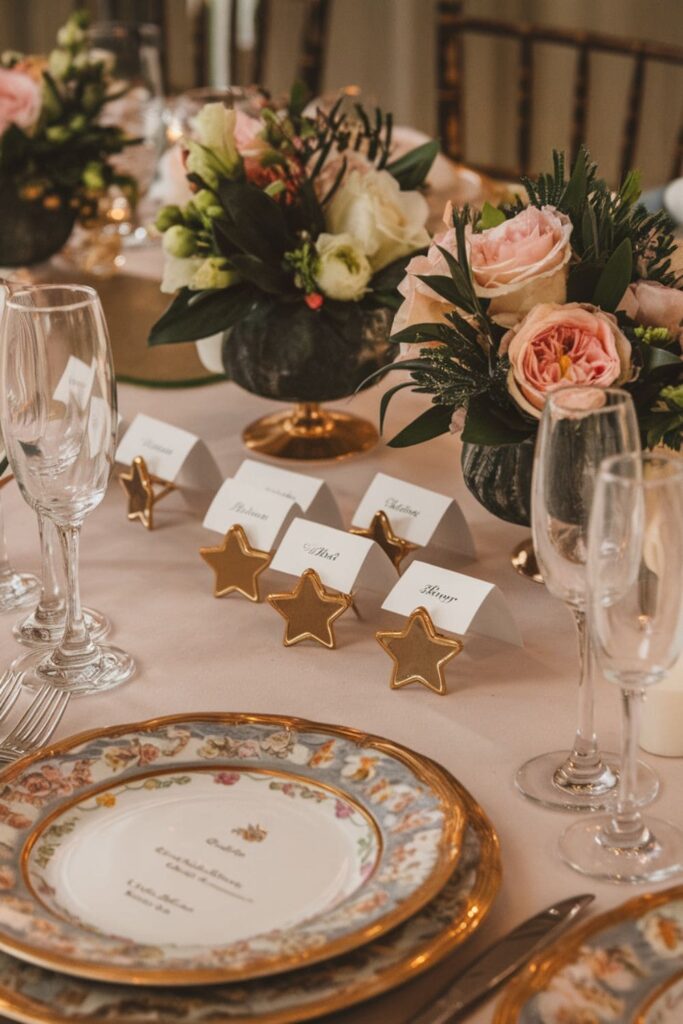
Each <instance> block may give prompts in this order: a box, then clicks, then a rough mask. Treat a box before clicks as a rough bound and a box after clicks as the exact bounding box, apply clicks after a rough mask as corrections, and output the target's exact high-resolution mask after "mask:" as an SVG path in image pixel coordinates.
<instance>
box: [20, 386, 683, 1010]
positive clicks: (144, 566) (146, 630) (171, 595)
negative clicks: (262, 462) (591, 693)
mask: <svg viewBox="0 0 683 1024" xmlns="http://www.w3.org/2000/svg"><path fill="white" fill-rule="evenodd" d="M380 394H381V391H380V389H379V388H374V389H371V390H370V391H367V392H365V393H363V394H362V395H359V396H358V397H356V398H355V399H353V400H352V401H349V402H347V403H337V405H338V406H339V405H341V406H344V407H347V408H349V409H350V410H352V411H354V412H358V413H361V414H364V415H366V416H368V417H370V418H371V419H373V420H375V421H376V418H377V414H378V404H379V399H380ZM399 399H400V401H397V402H396V404H395V406H394V407H393V409H392V412H391V416H390V419H389V422H388V425H387V435H388V436H391V435H392V433H393V432H395V430H396V429H398V427H399V425H400V424H401V423H403V422H406V419H407V417H408V416H409V415H410V414H411V413H412V414H413V415H414V414H415V412H416V411H419V405H418V403H419V399H418V398H416V397H414V396H411V395H407V394H406V393H405V392H404V393H403V394H402V395H400V396H399ZM119 401H120V408H121V412H122V414H123V417H124V419H125V421H126V422H128V423H129V422H130V421H131V420H132V418H133V417H134V415H135V414H136V413H137V412H144V413H147V414H148V415H150V416H156V417H158V418H160V419H165V420H167V421H169V422H171V423H173V424H175V425H177V426H180V427H184V428H186V429H188V430H190V431H192V432H193V433H196V434H198V435H199V436H200V437H201V438H202V439H203V440H204V441H205V442H206V443H207V444H208V445H209V447H210V449H211V451H212V452H213V454H214V456H215V458H216V460H217V462H218V465H219V466H220V468H221V471H222V473H223V474H224V476H226V477H227V476H229V475H232V474H233V473H234V471H235V470H236V469H237V467H238V465H239V464H240V462H241V460H242V459H243V458H244V457H245V455H246V454H247V453H246V452H245V450H244V449H243V447H242V444H241V440H240V432H241V429H242V428H243V427H244V426H245V425H246V424H247V423H249V422H250V421H251V420H252V419H255V418H256V417H257V416H260V415H263V414H264V413H265V412H268V411H270V410H272V408H273V403H272V402H266V401H263V400H261V399H258V398H255V397H253V396H252V395H249V394H247V393H245V392H244V391H241V390H239V389H238V388H237V387H236V386H234V385H233V384H229V383H219V384H213V385H208V386H205V387H201V388H191V389H187V390H180V391H168V390H156V389H146V388H141V387H134V386H132V385H121V386H120V388H119ZM291 468H293V469H297V470H300V471H302V472H310V473H312V474H314V475H316V476H320V477H323V478H324V479H325V480H326V481H327V482H328V483H329V485H330V487H331V488H332V491H333V492H334V494H335V496H336V498H337V500H338V502H339V505H340V507H341V511H342V515H343V517H344V521H345V525H347V526H348V525H349V524H350V519H351V515H352V513H353V511H354V509H355V508H356V506H357V504H358V501H359V499H360V496H361V495H362V493H363V492H364V490H365V488H366V487H367V485H368V484H369V482H370V481H371V479H372V478H373V476H374V474H375V473H376V472H378V471H382V472H384V473H387V474H389V475H392V476H395V477H399V478H404V479H406V480H410V481H411V482H412V483H415V484H420V485H422V486H424V487H430V488H433V489H434V490H437V491H440V492H441V493H447V494H449V495H452V496H453V497H455V498H457V500H458V501H459V502H460V503H461V506H462V508H463V511H464V513H465V515H466V517H467V520H468V522H469V524H470V527H471V529H472V532H473V534H474V539H475V543H476V546H477V552H478V557H477V560H476V561H474V562H471V563H469V564H467V565H465V566H463V571H465V572H468V573H470V574H471V575H474V576H478V577H481V578H483V579H486V580H490V581H491V582H493V583H496V584H497V585H498V586H499V587H500V588H501V590H502V592H503V594H504V595H505V597H506V598H507V600H508V601H509V602H510V604H511V606H512V608H513V610H514V614H515V615H516V617H517V619H518V622H519V625H520V628H521V631H522V635H523V637H524V643H525V646H524V647H523V648H517V647H510V646H507V645H505V644H502V643H498V642H496V641H493V640H485V639H482V638H477V637H473V636H468V637H466V638H465V650H464V652H463V654H462V655H460V656H459V657H458V658H456V659H454V660H453V661H452V662H451V663H450V664H449V666H448V669H447V679H448V684H449V690H450V692H449V694H448V695H447V696H446V697H438V696H437V695H435V694H433V693H430V692H428V691H427V690H425V689H423V688H421V687H409V688H406V689H402V690H400V691H392V690H390V688H389V671H390V662H389V659H388V658H387V656H386V654H385V653H384V652H383V651H382V650H381V648H380V647H379V645H378V644H377V643H376V641H375V639H374V633H375V630H376V629H378V628H379V626H380V624H382V625H384V626H386V625H387V624H390V623H391V624H396V623H398V622H399V620H398V619H396V618H395V617H393V616H388V615H387V614H386V613H381V614H380V613H378V615H377V616H373V617H372V618H368V619H366V620H365V621H360V620H359V619H357V618H356V617H355V616H353V615H348V616H345V617H344V618H343V619H342V620H340V621H339V623H338V629H337V635H338V642H339V647H338V649H337V650H335V651H329V650H325V649H323V648H322V647H317V646H312V645H309V644H302V645H299V646H297V647H294V648H291V649H285V648H284V647H283V646H282V621H281V619H280V618H279V617H278V616H277V615H276V614H275V613H274V612H273V610H272V608H270V607H269V606H268V605H267V604H259V605H254V604H251V603H250V602H248V601H244V600H241V599H239V598H237V597H228V598H224V599H221V600H217V599H216V598H214V597H213V595H212V577H211V573H210V571H209V570H208V568H207V566H206V565H205V564H204V563H203V562H202V560H201V559H200V557H199V554H198V549H199V548H200V547H201V546H202V545H203V544H205V543H206V542H207V539H208V538H209V534H208V533H207V532H206V531H205V530H204V529H203V528H202V525H201V522H200V520H199V519H198V518H197V517H196V516H195V515H193V514H192V513H191V512H190V511H189V510H188V507H187V506H186V505H185V504H184V503H183V500H182V498H181V496H180V495H177V494H175V495H171V496H170V497H168V498H167V499H165V501H164V502H163V503H162V504H160V505H159V507H158V509H157V512H158V515H157V524H158V526H157V528H156V529H155V530H154V531H153V532H147V531H146V530H144V529H142V528H141V527H140V526H139V525H138V524H136V523H128V522H127V520H126V515H125V500H124V495H123V492H122V490H121V488H120V487H119V485H118V484H117V483H116V482H115V481H114V480H112V483H111V485H110V488H109V491H108V493H107V495H106V497H105V499H104V501H103V503H102V505H101V506H100V508H99V509H97V510H96V512H95V513H94V514H93V515H92V516H90V517H89V518H88V521H87V523H86V526H85V529H84V533H83V543H82V562H81V581H82V594H83V598H84V600H85V601H86V602H87V603H88V604H90V605H92V606H94V607H97V608H100V609H102V611H104V612H106V614H107V615H108V616H109V617H110V618H111V621H112V624H113V638H114V641H115V642H116V643H118V644H121V645H122V646H123V647H125V648H126V649H128V650H130V651H131V653H132V654H133V655H134V657H135V659H136V661H137V664H138V672H137V675H136V676H135V678H134V679H133V680H132V682H130V683H129V684H127V685H126V686H124V687H121V688H120V689H118V690H114V691H112V692H110V693H108V694H106V695H103V696H101V697H89V698H84V699H80V700H74V701H72V702H71V705H70V707H69V708H68V710H67V713H66V715H65V717H64V719H63V721H62V723H61V725H60V728H59V729H58V731H57V733H56V737H55V738H61V737H64V736H67V735H70V734H73V733H76V732H80V731H82V730H84V729H92V728H98V727H104V726H107V725H113V724H116V723H121V722H133V721H139V720H141V719H146V718H150V717H153V716H158V715H166V714H175V713H179V712H186V711H244V712H262V713H275V714H278V713H281V714H286V715H298V716H301V717H306V718H312V719H316V720H318V721H321V722H330V723H337V724H342V725H347V726H353V727H354V728H357V729H362V730H367V731H369V732H373V733H379V734H380V735H384V736H387V737H390V738H391V739H393V740H396V741H398V742H400V743H404V744H406V745H408V746H410V747H413V748H415V749H416V750H418V751H420V752H421V753H423V754H427V755H429V756H430V757H432V758H434V759H435V760H436V761H438V762H439V763H441V764H442V765H444V766H445V767H446V768H448V769H449V770H450V771H451V772H453V773H454V775H455V776H457V778H458V779H459V780H460V781H461V782H462V783H463V784H464V785H465V786H466V787H467V788H468V789H469V790H470V791H471V793H472V794H473V795H474V797H475V798H476V799H477V800H478V801H479V802H480V804H481V805H482V806H483V808H484V810H485V811H486V813H487V814H488V815H489V816H490V818H491V820H492V822H493V824H494V826H495V827H496V829H497V830H498V833H499V836H500V841H501V846H502V859H503V885H502V888H501V891H500V894H499V897H498V899H497V901H496V902H495V904H494V908H493V910H492V912H491V914H490V916H489V918H488V919H487V920H486V921H485V922H484V924H483V926H482V927H481V929H480V931H479V933H478V934H477V935H476V936H475V937H474V938H473V940H472V941H470V942H468V943H466V945H465V946H464V947H462V948H461V949H460V951H459V952H458V953H457V954H456V955H455V956H453V957H452V958H451V959H450V960H449V961H447V962H445V963H444V964H443V965H441V966H440V967H438V968H436V969H435V970H434V971H432V972H431V973H429V974H426V975H424V976H421V977H419V978H416V979H415V980H414V981H411V982H410V983H408V984H407V985H405V986H403V987H402V988H401V989H399V990H395V991H394V992H393V993H389V994H387V995H385V996H382V997H379V998H378V999H375V1000H373V1001H372V1002H370V1003H367V1004H364V1005H359V1006H356V1007H352V1008H350V1009H348V1010H346V1011H344V1012H341V1013H338V1014H335V1015H334V1016H333V1017H326V1018H324V1021H325V1022H326V1024H332V1022H335V1024H342V1022H343V1024H371V1022H372V1024H380V1022H382V1024H384V1022H387V1024H404V1022H407V1021H409V1020H410V1018H411V1016H412V1015H413V1014H414V1013H416V1012H417V1010H418V1009H420V1008H421V1007H422V1006H423V1005H425V1003H427V1002H429V1001H430V999H431V998H433V996H434V995H435V993H436V991H437V990H438V986H439V985H440V984H441V983H443V981H445V980H446V979H447V978H448V977H449V976H450V975H451V974H452V973H454V971H455V970H456V967H457V965H458V964H460V965H465V964H466V963H467V962H468V961H469V960H470V959H471V958H472V957H473V956H474V955H475V954H476V953H477V951H478V950H481V949H483V948H484V947H485V946H487V945H488V944H489V943H491V942H492V941H494V940H495V939H497V938H499V937H500V936H501V935H503V934H505V933H506V932H507V931H509V930H510V929H511V928H512V927H513V926H514V925H515V924H517V923H518V922H520V921H521V920H523V919H524V918H526V917H528V916H529V915H530V914H532V913H534V912H536V911H538V910H540V909H541V908H542V907H544V906H546V905H547V904H549V903H552V902H554V901H556V900H558V899H560V898H562V897H566V896H569V895H572V894H576V893H579V892H585V891H592V892H595V893H596V894H597V900H596V903H595V905H594V912H596V913H597V912H601V911H604V910H607V909H609V908H611V907H613V906H615V905H617V904H618V903H620V902H621V901H623V900H624V899H626V898H628V897H630V896H633V895H635V893H636V892H638V891H642V887H633V888H632V887H618V886H612V885H609V884H606V883H599V882H595V881H593V880H590V879H584V878H582V877H581V876H579V875H577V874H574V873H573V872H572V871H570V870H569V869H568V868H566V867H564V865H563V864H562V863H561V862H560V860H559V857H558V853H557V848H556V843H557V838H558V836H559V834H560V832H561V831H562V829H563V828H564V827H565V826H566V824H567V823H568V822H569V821H570V820H571V818H569V817H565V816H564V815H562V814H558V813H553V812H551V811H547V810H543V809H541V808H539V807H536V806H534V805H532V804H530V803H527V802H526V801H525V800H523V799H522V798H521V797H520V796H519V795H518V794H517V793H516V791H515V789H514V785H513V777H514V772H515V769H516V768H517V767H518V766H519V765H520V764H521V763H522V762H523V761H525V760H526V759H527V758H528V757H530V756H531V755H533V754H535V753H541V752H543V751H546V750H552V749H555V748H560V747H563V746H564V745H566V744H568V743H569V742H570V741H571V738H572V729H573V727H574V722H575V703H576V677H577V670H578V667H577V652H576V645H575V633H574V629H573V625H572V621H571V618H570V615H569V613H568V612H567V610H566V608H565V607H564V606H563V605H562V604H561V603H560V602H559V601H556V600H554V599H553V598H551V597H550V596H549V595H548V594H547V593H546V591H545V589H544V588H543V587H541V586H538V585H537V584H534V583H530V582H528V581H527V580H525V579H522V578H521V577H519V576H517V575H516V574H515V573H514V572H513V570H512V569H511V567H510V565H509V557H508V556H509V553H510V551H511V549H512V547H513V546H514V545H515V544H516V543H518V542H519V541H520V540H521V539H523V537H524V536H525V531H524V530H522V529H520V528H518V527H514V526H510V525H507V524H505V523H502V522H500V521H498V520H496V519H494V518H493V516H491V515H489V514H488V513H487V512H486V511H485V510H484V509H482V508H481V507H480V506H479V505H478V504H477V503H476V502H475V500H474V499H473V498H472V497H471V496H470V495H469V494H468V493H467V491H466V489H465V487H464V484H463V482H462V476H461V473H460V468H459V441H458V440H457V439H456V438H454V437H450V436H448V437H442V438H439V439H437V440H435V441H432V442H430V443H429V444H427V445H424V446H421V447H418V448H412V449H407V450H403V451H400V450H392V449H390V448H388V447H386V446H385V445H384V444H380V445H379V446H378V447H377V448H376V449H375V450H374V451H373V452H372V453H370V454H369V455H367V456H365V457H363V458H357V459H354V460H351V461H348V462H342V463H337V464H329V463H328V464H316V465H313V464H311V465H309V466H308V467H307V466H305V465H303V464H302V465H292V466H291ZM2 501H3V506H4V509H5V514H6V528H7V536H8V542H9V547H10V554H11V558H12V561H13V563H14V564H15V565H16V566H17V567H20V568H21V569H27V570H29V569H30V570H34V571H36V570H37V569H38V568H39V565H38V540H37V531H36V527H35V520H34V517H33V515H32V514H31V513H29V511H28V509H27V507H26V505H25V504H24V503H23V501H22V499H21V497H20V496H19V493H18V491H17V488H16V485H15V484H10V485H9V486H7V487H5V488H4V489H3V493H2ZM212 536H213V535H212ZM268 579H269V577H266V586H267V583H268ZM282 579H283V578H282V577H280V578H279V579H278V581H277V582H278V583H280V582H282ZM11 624H12V617H6V618H5V620H4V622H2V623H0V626H1V627H2V628H1V629H0V658H1V659H2V664H3V665H8V664H9V663H10V661H11V660H12V659H13V658H14V657H15V656H16V655H17V653H18V648H17V645H16V644H15V642H14V641H13V639H12V636H11V632H10V627H11ZM389 628H391V625H390V627H389ZM24 700H25V698H22V704H21V708H22V710H23V707H24V703H23V701H24ZM597 705H598V707H597V724H598V729H599V735H600V739H601V741H602V743H603V745H604V747H605V748H607V747H608V748H609V749H611V750H614V749H617V748H618V743H619V732H618V722H619V706H618V699H617V693H616V689H615V688H613V687H611V686H609V685H608V684H607V683H604V682H600V683H599V684H598V694H597ZM17 713H18V712H17ZM647 759H648V760H649V761H650V763H651V764H653V765H654V767H655V768H656V770H657V772H658V773H659V775H660V778H661V782H662V793H661V796H660V798H659V800H658V803H657V814H658V815H660V816H663V817H669V818H672V819H674V820H678V822H679V824H680V820H681V802H680V793H681V786H682V784H683V759H678V760H676V759H664V758H655V757H650V756H648V757H647ZM493 1006H494V1002H493V1000H489V1001H488V1003H485V1004H484V1005H482V1006H481V1007H480V1008H479V1009H478V1010H477V1011H475V1012H474V1013H472V1014H470V1015H469V1016H468V1017H467V1018H466V1019H467V1020H468V1021H470V1022H471V1024H484V1022H489V1021H490V1020H491V1018H492V1014H493Z"/></svg>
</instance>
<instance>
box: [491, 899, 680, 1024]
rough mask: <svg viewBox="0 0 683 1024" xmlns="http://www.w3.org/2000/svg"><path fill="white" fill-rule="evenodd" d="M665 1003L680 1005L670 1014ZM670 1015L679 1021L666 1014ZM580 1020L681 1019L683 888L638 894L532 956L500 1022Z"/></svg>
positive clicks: (634, 1023)
mask: <svg viewBox="0 0 683 1024" xmlns="http://www.w3.org/2000/svg"><path fill="white" fill-rule="evenodd" d="M667 999H669V1001H670V1002H671V1001H673V1000H674V999H675V1001H676V1005H675V1006H673V1007H672V1008H671V1007H670V1008H667V1007H666V1006H665V1001H666V1000H667ZM669 1009H672V1013H674V1014H676V1015H665V1010H666V1013H667V1014H668V1013H669ZM579 1014H583V1015H584V1016H583V1017H581V1018H579V1016H578V1015H579ZM579 1019H582V1020H583V1019H585V1020H586V1021H590V1020H593V1019H594V1020H596V1021H603V1020H604V1021H619V1022H623V1024H627V1022H628V1024H679V1022H680V1021H681V1020H683V885H678V886H674V887H672V888H670V889H665V890H663V891H660V892H656V893H646V894H645V895H643V896H636V897H635V898H634V899H631V900H628V902H626V903H624V904H622V905H621V906H619V907H617V908H616V909H615V910H610V911H608V912H607V913H605V914H600V915H599V916H598V917H595V918H593V919H592V920H591V921H588V922H587V923H586V924H584V925H582V926H581V927H580V928H576V929H574V930H573V931H572V932H571V933H570V934H569V935H568V936H565V937H563V938H562V939H560V940H559V941H558V942H556V943H555V944H554V945H553V946H551V947H550V949H548V950H546V951H544V952H543V953H541V954H539V955H538V956H536V957H534V959H533V960H531V961H529V963H528V965H527V966H526V968H525V969H524V971H523V972H522V973H521V974H520V975H519V976H518V977H517V978H516V979H515V980H514V981H513V982H512V983H511V984H510V986H509V987H508V989H507V990H506V992H505V995H504V996H503V998H502V1000H501V1001H500V1003H499V1005H498V1008H497V1011H496V1015H495V1017H494V1024H557V1022H559V1021H562V1020H567V1021H572V1020H579Z"/></svg>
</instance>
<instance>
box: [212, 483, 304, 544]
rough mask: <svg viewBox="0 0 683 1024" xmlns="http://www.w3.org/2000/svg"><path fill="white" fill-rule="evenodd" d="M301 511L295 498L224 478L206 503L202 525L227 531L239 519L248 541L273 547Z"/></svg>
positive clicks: (222, 532) (220, 531)
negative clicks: (291, 498)
mask: <svg viewBox="0 0 683 1024" xmlns="http://www.w3.org/2000/svg"><path fill="white" fill-rule="evenodd" d="M300 515H301V509H300V508H299V506H298V505H297V503H296V502H295V501H291V500H290V499H289V498H282V497H281V496H280V495H279V494H269V493H268V491H264V490H261V489H260V488H259V487H253V486H252V485H251V484H248V483H244V482H243V481H241V480H237V479H235V478H234V477H233V478H230V479H228V480H224V481H223V483H222V484H221V487H220V489H219V491H218V493H217V494H216V496H215V498H214V499H213V501H212V502H211V504H210V505H209V510H208V512H207V513H206V516H205V517H204V523H203V525H204V526H205V527H206V528H207V530H215V531H216V532H217V533H221V534H224V533H227V531H228V530H229V529H230V527H231V526H234V525H235V524H236V523H239V525H240V526H242V527H244V531H245V533H246V535H247V538H248V540H249V543H250V544H251V546H252V547H255V548H258V549H259V550H260V551H272V549H273V548H274V547H276V546H277V544H278V543H279V541H280V539H281V537H282V536H283V534H284V533H285V531H286V530H287V528H288V527H289V525H290V523H291V522H292V520H293V519H296V518H297V517H298V516H300Z"/></svg>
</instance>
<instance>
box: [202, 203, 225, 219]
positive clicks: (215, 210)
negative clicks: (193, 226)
mask: <svg viewBox="0 0 683 1024" xmlns="http://www.w3.org/2000/svg"><path fill="white" fill-rule="evenodd" d="M224 213H225V211H224V209H223V207H222V206H209V207H208V209H207V211H206V216H207V217H210V218H211V220H215V219H216V217H222V216H223V214H224Z"/></svg>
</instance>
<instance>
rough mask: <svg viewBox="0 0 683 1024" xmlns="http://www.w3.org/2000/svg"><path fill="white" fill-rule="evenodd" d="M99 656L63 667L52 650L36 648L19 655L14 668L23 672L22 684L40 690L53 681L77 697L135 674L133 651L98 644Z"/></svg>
mask: <svg viewBox="0 0 683 1024" xmlns="http://www.w3.org/2000/svg"><path fill="white" fill-rule="evenodd" d="M96 646H97V652H98V653H97V657H96V658H95V659H94V660H93V661H92V662H89V663H88V664H87V665H82V666H80V667H77V666H69V667H63V666H61V665H56V664H55V663H54V661H53V660H52V653H53V652H50V653H46V652H45V651H44V650H35V651H32V652H31V653H30V654H25V655H24V656H23V657H21V658H17V659H16V660H15V661H14V662H13V663H12V671H14V672H17V673H18V672H21V673H23V678H22V681H21V684H22V686H24V687H26V689H28V690H38V689H40V687H42V686H44V685H45V684H46V683H50V684H51V685H52V686H54V687H55V688H56V689H58V690H67V691H68V692H69V693H71V694H73V696H74V697H83V696H86V695H88V694H93V693H104V692H105V691H106V690H112V689H113V688H114V687H115V686H121V685H122V683H127V682H128V680H129V679H132V677H133V675H134V674H135V662H134V661H133V659H132V657H131V656H130V654H128V653H127V652H126V651H123V650H121V648H120V647H114V646H113V644H97V645H96Z"/></svg>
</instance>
